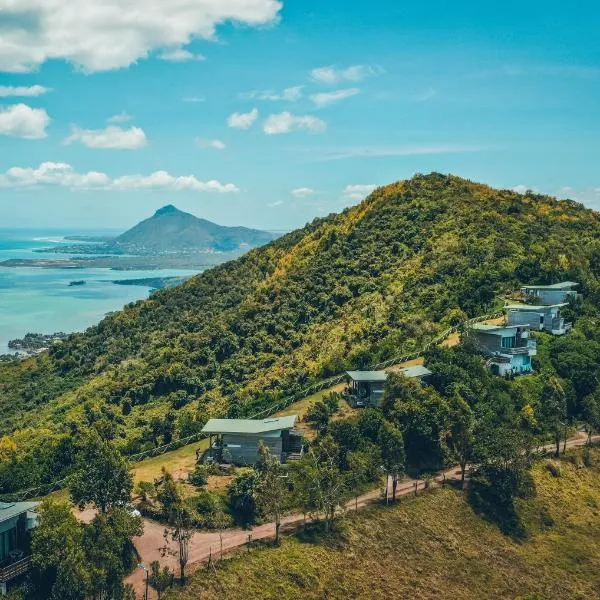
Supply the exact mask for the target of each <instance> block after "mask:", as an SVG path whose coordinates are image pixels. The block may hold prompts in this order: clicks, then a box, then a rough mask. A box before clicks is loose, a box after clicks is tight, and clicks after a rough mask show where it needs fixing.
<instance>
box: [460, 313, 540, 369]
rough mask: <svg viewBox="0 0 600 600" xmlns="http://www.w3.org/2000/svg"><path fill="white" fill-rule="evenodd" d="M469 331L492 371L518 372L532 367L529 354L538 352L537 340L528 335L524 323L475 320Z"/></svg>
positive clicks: (532, 354)
mask: <svg viewBox="0 0 600 600" xmlns="http://www.w3.org/2000/svg"><path fill="white" fill-rule="evenodd" d="M471 334H472V336H473V340H474V342H475V345H476V346H477V348H479V350H480V351H481V352H482V353H483V354H485V355H486V357H487V359H488V360H487V365H488V368H489V369H490V371H491V372H492V373H494V374H495V375H519V374H522V373H530V372H531V371H532V370H533V367H532V364H531V358H532V357H533V356H535V355H536V354H537V343H536V342H535V340H532V339H530V338H529V327H528V326H527V325H484V324H481V323H477V324H475V325H472V326H471Z"/></svg>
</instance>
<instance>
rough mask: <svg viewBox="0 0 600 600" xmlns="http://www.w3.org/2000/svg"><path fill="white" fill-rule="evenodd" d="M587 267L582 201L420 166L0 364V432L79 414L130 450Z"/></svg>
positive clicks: (43, 432) (67, 428) (384, 353)
mask: <svg viewBox="0 0 600 600" xmlns="http://www.w3.org/2000/svg"><path fill="white" fill-rule="evenodd" d="M599 278H600V215H598V214H597V213H595V212H593V211H591V210H587V209H585V208H583V207H582V206H581V205H579V204H576V203H574V202H569V201H557V200H555V199H553V198H550V197H546V196H540V195H536V194H526V195H519V194H516V193H514V192H512V191H507V190H494V189H491V188H489V187H487V186H484V185H479V184H476V183H472V182H469V181H466V180H464V179H460V178H458V177H454V176H443V175H439V174H431V175H427V176H421V175H419V176H416V177H414V178H413V179H411V180H409V181H403V182H398V183H394V184H391V185H389V186H386V187H382V188H379V189H378V190H376V191H375V192H374V193H373V194H371V196H370V197H369V198H367V199H366V200H365V201H363V202H362V203H361V204H359V205H357V206H354V207H352V208H349V209H347V210H345V211H344V212H342V213H341V214H338V215H330V216H329V217H326V218H324V219H317V220H315V221H314V222H312V223H311V224H309V225H307V226H306V227H304V228H302V229H299V230H297V231H294V232H292V233H290V234H287V235H285V236H283V237H282V238H280V239H278V240H276V241H274V242H272V243H270V244H268V245H267V246H264V247H262V248H259V249H256V250H253V251H251V252H249V253H248V254H246V255H245V256H243V257H242V258H240V259H238V260H235V261H233V262H230V263H227V264H224V265H221V266H218V267H216V268H213V269H211V270H209V271H206V272H205V273H203V274H201V275H199V276H197V277H195V278H194V279H192V280H190V281H189V282H187V283H186V284H184V285H182V286H180V287H177V288H174V289H169V290H164V291H161V292H158V293H156V294H154V295H153V296H152V298H150V299H149V300H146V301H143V302H137V303H135V304H131V305H129V306H127V307H126V308H125V309H124V310H123V311H121V312H118V313H115V314H113V315H111V316H109V317H107V318H106V319H104V320H103V321H102V322H101V323H100V324H99V325H98V326H96V327H93V328H91V329H89V330H88V331H87V332H86V333H84V334H78V335H74V336H71V338H70V339H68V340H67V341H66V342H64V343H62V344H60V345H58V346H57V347H55V348H54V349H53V350H52V351H51V352H50V353H49V354H45V355H42V356H40V357H37V358H35V359H30V360H27V361H25V362H22V363H19V364H17V365H15V364H8V365H3V366H0V409H1V410H2V415H3V419H2V420H1V422H0V435H2V434H4V435H6V434H10V435H11V438H12V439H13V440H14V441H15V443H16V444H17V448H18V450H17V451H18V452H19V453H26V454H28V455H32V456H33V455H35V453H36V452H38V449H37V448H38V443H40V442H41V441H42V440H43V445H44V446H43V448H44V449H43V452H44V453H47V452H53V451H55V452H56V454H60V453H67V454H68V449H67V450H66V449H65V448H64V446H65V444H66V446H68V445H69V442H68V440H69V439H70V437H71V436H72V433H73V432H74V431H77V430H78V429H79V428H81V427H86V426H89V425H90V424H92V423H94V424H95V426H97V427H102V428H104V433H105V435H106V436H108V437H112V438H115V439H116V440H117V441H118V442H119V443H120V444H121V445H122V448H123V450H124V451H125V452H127V453H131V452H135V451H140V450H143V449H145V448H148V447H150V446H152V445H154V444H159V443H162V442H164V441H165V440H168V439H170V438H171V437H173V436H174V437H177V436H182V437H183V436H184V435H186V434H187V435H189V434H190V433H191V432H194V431H197V430H198V429H199V428H201V427H202V425H203V423H204V422H205V420H206V419H207V418H208V417H209V416H211V415H226V414H229V415H238V414H241V415H244V414H250V413H251V412H252V411H253V410H255V409H256V407H258V406H267V405H268V404H270V403H271V402H272V401H273V399H274V398H275V397H278V396H280V395H289V394H290V393H293V392H294V391H295V390H297V389H299V388H300V386H302V385H304V384H306V383H308V382H310V381H312V380H314V379H318V378H321V377H324V376H328V375H330V374H333V373H338V372H340V371H341V370H343V369H344V368H346V367H351V366H352V367H358V366H363V365H367V364H370V363H374V362H378V361H379V360H382V359H386V358H388V357H392V356H397V355H399V354H402V353H404V352H406V351H409V350H412V349H414V348H416V347H420V346H421V345H422V344H423V343H424V342H425V341H427V339H430V338H431V337H433V336H434V335H435V334H436V332H438V331H439V330H440V329H441V328H443V327H445V326H447V325H448V324H449V323H454V322H456V321H458V320H461V319H463V318H465V317H467V316H474V315H477V314H482V313H484V312H486V311H488V310H490V308H491V307H492V305H494V303H496V305H498V300H497V296H498V294H501V293H502V292H504V291H506V290H509V289H511V288H514V287H515V286H517V285H518V284H519V283H521V282H543V283H551V282H555V281H559V280H563V279H568V280H574V281H580V282H582V284H583V291H584V292H585V294H586V295H587V297H588V298H595V299H596V301H598V300H600V282H599ZM500 304H501V303H500ZM39 452H42V450H39ZM44 464H45V466H44V468H46V469H50V470H52V469H54V468H55V467H54V466H53V465H54V462H53V461H52V460H50V459H48V460H46V461H45V463H44ZM45 475H46V474H45V473H43V474H41V475H40V477H42V478H43V477H44V476H45Z"/></svg>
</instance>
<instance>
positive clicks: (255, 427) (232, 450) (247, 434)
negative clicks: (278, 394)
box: [202, 415, 302, 466]
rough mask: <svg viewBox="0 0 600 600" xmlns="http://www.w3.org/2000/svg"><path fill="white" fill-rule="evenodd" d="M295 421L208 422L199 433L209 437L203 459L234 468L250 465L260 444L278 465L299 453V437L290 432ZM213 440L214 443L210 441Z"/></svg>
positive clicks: (271, 419) (294, 419) (294, 432)
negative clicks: (268, 451)
mask: <svg viewBox="0 0 600 600" xmlns="http://www.w3.org/2000/svg"><path fill="white" fill-rule="evenodd" d="M297 420H298V417H297V416H296V415H290V416H287V417H271V418H269V419H263V420H258V419H211V420H210V421H209V422H208V423H207V424H206V425H205V426H204V429H202V433H206V434H208V436H209V449H208V452H207V453H206V455H205V456H206V457H207V458H212V459H213V460H216V461H218V462H224V463H232V464H235V465H242V466H243V465H254V464H256V461H257V460H258V446H259V444H260V442H263V443H264V444H265V445H266V446H267V447H268V448H269V450H270V451H271V453H272V454H274V455H275V456H276V457H277V458H278V459H279V460H280V461H281V462H285V461H286V460H291V459H294V458H297V457H298V455H300V454H301V453H302V435H301V434H300V433H299V432H297V431H294V426H295V424H296V421H297ZM213 439H214V441H213Z"/></svg>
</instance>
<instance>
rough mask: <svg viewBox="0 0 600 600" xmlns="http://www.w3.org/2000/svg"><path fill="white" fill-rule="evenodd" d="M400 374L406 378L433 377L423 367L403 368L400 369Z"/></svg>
mask: <svg viewBox="0 0 600 600" xmlns="http://www.w3.org/2000/svg"><path fill="white" fill-rule="evenodd" d="M400 373H402V374H403V375H404V376H406V377H427V376H428V375H433V373H432V372H431V371H430V370H429V369H428V368H427V367H424V366H423V365H414V366H412V367H405V368H404V369H400Z"/></svg>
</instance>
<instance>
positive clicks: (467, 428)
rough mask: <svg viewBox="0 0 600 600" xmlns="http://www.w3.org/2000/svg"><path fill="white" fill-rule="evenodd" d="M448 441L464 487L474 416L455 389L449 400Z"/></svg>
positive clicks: (470, 452)
mask: <svg viewBox="0 0 600 600" xmlns="http://www.w3.org/2000/svg"><path fill="white" fill-rule="evenodd" d="M448 404H449V409H450V410H449V431H448V442H449V445H450V448H451V449H452V451H453V452H454V454H456V456H457V458H458V463H459V465H460V480H461V483H462V485H463V487H464V484H465V471H466V468H467V463H468V462H469V459H470V458H471V455H472V453H473V442H474V437H473V431H474V428H475V417H474V416H473V411H472V410H471V407H470V406H469V405H468V404H467V403H466V402H465V400H464V399H463V398H462V396H461V395H460V394H459V393H458V391H455V392H454V394H453V395H452V397H451V398H450V400H449V403H448Z"/></svg>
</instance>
